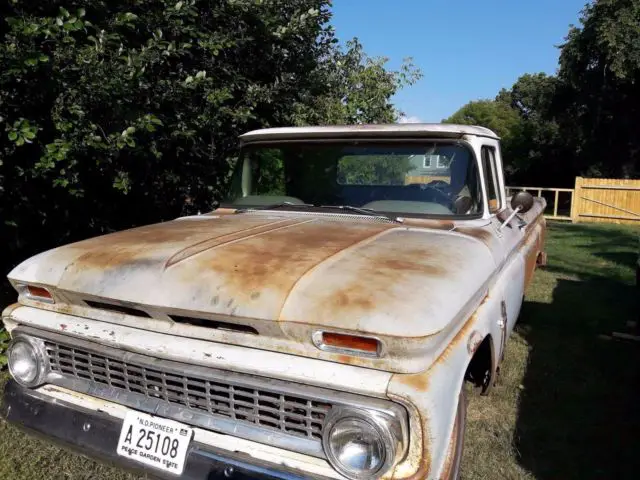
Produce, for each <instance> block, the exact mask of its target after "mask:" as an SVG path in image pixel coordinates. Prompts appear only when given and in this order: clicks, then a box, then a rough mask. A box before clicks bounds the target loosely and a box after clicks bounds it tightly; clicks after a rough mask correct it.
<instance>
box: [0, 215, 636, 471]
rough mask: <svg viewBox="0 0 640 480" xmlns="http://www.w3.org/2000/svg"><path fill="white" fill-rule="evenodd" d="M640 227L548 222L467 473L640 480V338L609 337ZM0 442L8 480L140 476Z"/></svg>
mask: <svg viewBox="0 0 640 480" xmlns="http://www.w3.org/2000/svg"><path fill="white" fill-rule="evenodd" d="M638 233H639V232H638V230H637V229H632V228H629V227H618V226H590V225H565V224H550V225H549V234H548V238H547V251H548V253H549V266H548V267H546V268H545V269H544V270H539V271H538V272H537V273H536V275H535V277H534V281H533V283H532V285H531V287H530V290H529V292H527V297H526V301H525V304H524V306H523V309H522V313H521V316H520V320H519V323H518V325H517V327H516V331H515V333H514V335H513V336H512V337H511V339H510V341H509V344H508V348H507V353H506V357H505V362H504V364H503V367H502V373H501V377H500V380H499V381H498V384H497V386H496V387H495V388H494V390H493V392H492V394H491V395H490V396H488V397H479V396H474V397H471V398H470V402H469V412H468V417H467V420H468V424H467V432H466V438H465V455H464V458H463V472H462V478H463V479H465V480H470V479H474V480H475V479H503V478H504V479H544V480H547V479H567V478H576V479H603V478H616V479H624V478H637V472H638V470H640V452H639V451H638V446H639V445H640V442H639V441H638V435H639V434H640V400H638V395H637V391H640V388H638V387H639V386H640V377H639V370H640V369H639V367H640V362H639V360H640V344H638V343H633V342H629V341H620V340H614V339H612V338H611V333H612V332H614V331H628V327H627V322H628V321H631V320H640V318H638V317H640V312H639V308H638V304H637V302H638V293H637V290H636V289H635V288H634V286H633V284H634V265H635V260H636V255H637V246H638ZM4 378H6V375H5V377H4ZM0 383H1V382H0ZM0 439H2V440H0V478H12V479H16V480H31V479H34V478H53V479H67V480H71V479H73V480H79V479H85V480H87V479H92V480H99V479H113V480H124V479H134V478H135V477H133V476H130V475H128V474H125V473H123V472H120V471H118V470H114V469H111V468H109V467H107V466H103V465H100V464H97V463H95V462H92V461H90V460H86V459H84V458H82V457H78V456H76V455H73V454H69V453H66V452H63V451H61V450H59V449H57V448H55V447H51V446H49V445H48V444H46V443H43V442H41V441H39V440H34V439H32V438H30V437H27V436H25V435H23V434H22V433H19V432H18V431H16V430H15V429H14V428H13V427H10V426H8V425H7V424H5V423H3V422H0ZM633 472H636V474H634V473H633Z"/></svg>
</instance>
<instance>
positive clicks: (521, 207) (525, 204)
mask: <svg viewBox="0 0 640 480" xmlns="http://www.w3.org/2000/svg"><path fill="white" fill-rule="evenodd" d="M531 207H533V195H531V194H530V193H529V192H518V193H516V194H515V195H514V196H513V197H511V208H512V209H513V212H511V215H509V216H508V217H507V219H506V220H505V221H504V222H502V224H501V225H500V227H498V230H499V231H500V230H502V229H503V228H504V227H505V226H506V225H509V222H511V220H513V217H515V216H516V215H517V214H519V213H525V212H528V211H529V210H531ZM526 225H527V223H526V222H524V221H521V223H520V225H519V226H518V227H519V228H521V229H522V228H524V227H526Z"/></svg>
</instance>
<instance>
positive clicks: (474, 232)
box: [454, 227, 494, 245]
mask: <svg viewBox="0 0 640 480" xmlns="http://www.w3.org/2000/svg"><path fill="white" fill-rule="evenodd" d="M454 231H456V232H458V233H461V234H463V235H466V236H468V237H473V238H475V239H477V240H480V241H481V242H482V243H484V244H486V245H489V244H490V243H491V242H492V241H493V239H494V235H493V233H492V232H491V231H490V230H488V229H487V228H469V227H459V228H456V229H455V230H454Z"/></svg>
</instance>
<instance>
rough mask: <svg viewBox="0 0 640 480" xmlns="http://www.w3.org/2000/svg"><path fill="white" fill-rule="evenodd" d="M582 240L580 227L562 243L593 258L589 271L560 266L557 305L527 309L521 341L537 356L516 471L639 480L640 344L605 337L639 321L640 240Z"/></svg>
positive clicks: (598, 235) (592, 235)
mask: <svg viewBox="0 0 640 480" xmlns="http://www.w3.org/2000/svg"><path fill="white" fill-rule="evenodd" d="M587 228H588V227H587ZM580 232H581V231H580V229H579V228H576V226H574V227H573V228H570V229H566V231H565V232H564V233H563V232H560V233H559V234H558V233H556V237H557V238H558V239H559V240H562V238H561V237H562V235H564V234H567V235H569V236H571V235H573V236H572V237H570V238H571V239H573V242H574V244H573V247H572V248H574V251H579V249H580V248H582V247H583V246H584V247H585V248H589V250H590V254H589V255H590V256H592V257H591V259H592V260H593V262H592V264H591V265H588V264H586V265H585V264H584V263H589V262H582V263H581V262H580V260H584V258H582V257H581V256H580V255H576V257H574V258H572V257H571V255H566V257H567V258H564V259H562V260H561V259H558V261H557V262H556V265H555V266H551V267H550V270H552V271H553V272H554V273H556V274H557V276H558V280H557V284H556V286H555V289H554V291H553V298H552V302H551V303H550V304H549V303H535V302H525V304H524V305H523V309H522V314H521V320H520V324H519V326H518V331H519V332H520V334H521V335H522V336H523V337H524V338H525V339H526V340H527V343H528V344H529V346H530V349H531V350H530V353H529V363H528V366H527V371H526V374H525V378H524V380H523V387H524V390H523V392H522V395H521V397H520V402H519V408H518V420H517V430H516V446H517V448H518V451H519V453H520V458H519V461H520V464H521V465H522V466H523V467H524V468H526V469H527V470H528V471H530V472H531V473H532V474H533V475H534V476H535V477H536V478H538V479H541V480H547V479H566V478H579V479H603V478H607V479H608V478H616V479H626V478H638V471H639V469H640V452H639V451H638V445H639V443H638V435H639V434H640V400H639V397H638V391H639V385H640V374H639V373H640V344H638V343H636V342H625V341H619V340H613V339H603V338H602V337H601V335H609V334H611V333H612V331H624V329H625V326H626V322H627V321H628V320H637V319H638V299H639V298H638V297H640V295H639V293H638V289H637V287H635V286H634V285H632V283H631V282H630V281H629V278H630V277H629V275H628V272H629V267H630V266H633V265H634V264H635V261H633V262H632V257H633V255H632V253H631V252H633V251H634V250H635V251H636V252H637V234H636V233H635V232H633V231H631V230H630V231H629V232H623V234H622V235H621V236H620V237H619V238H612V235H611V233H607V231H606V230H603V231H596V232H594V231H589V232H588V233H589V235H588V236H587V235H586V233H585V237H584V238H580ZM627 233H628V234H627ZM568 239H569V237H567V240H568ZM621 242H622V243H621ZM583 243H584V245H583ZM614 247H615V248H614ZM612 250H613V251H612ZM560 254H561V255H564V253H563V252H560ZM600 261H602V263H599V262H600ZM550 262H551V259H550ZM629 262H631V263H629ZM552 265H553V263H552ZM620 272H624V274H623V273H620ZM563 277H564V278H563ZM572 278H580V279H581V281H580V280H577V279H575V280H574V279H572Z"/></svg>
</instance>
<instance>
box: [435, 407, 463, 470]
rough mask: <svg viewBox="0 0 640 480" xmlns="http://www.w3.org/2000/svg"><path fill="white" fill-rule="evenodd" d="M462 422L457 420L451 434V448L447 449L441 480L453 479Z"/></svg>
mask: <svg viewBox="0 0 640 480" xmlns="http://www.w3.org/2000/svg"><path fill="white" fill-rule="evenodd" d="M459 421H460V420H459V419H458V418H457V415H456V421H455V423H454V424H453V432H452V434H451V438H450V439H449V446H448V448H447V453H446V457H445V459H444V467H443V468H442V474H441V475H440V480H450V479H451V469H452V468H453V465H454V464H455V455H456V444H457V443H458V422H459Z"/></svg>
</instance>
